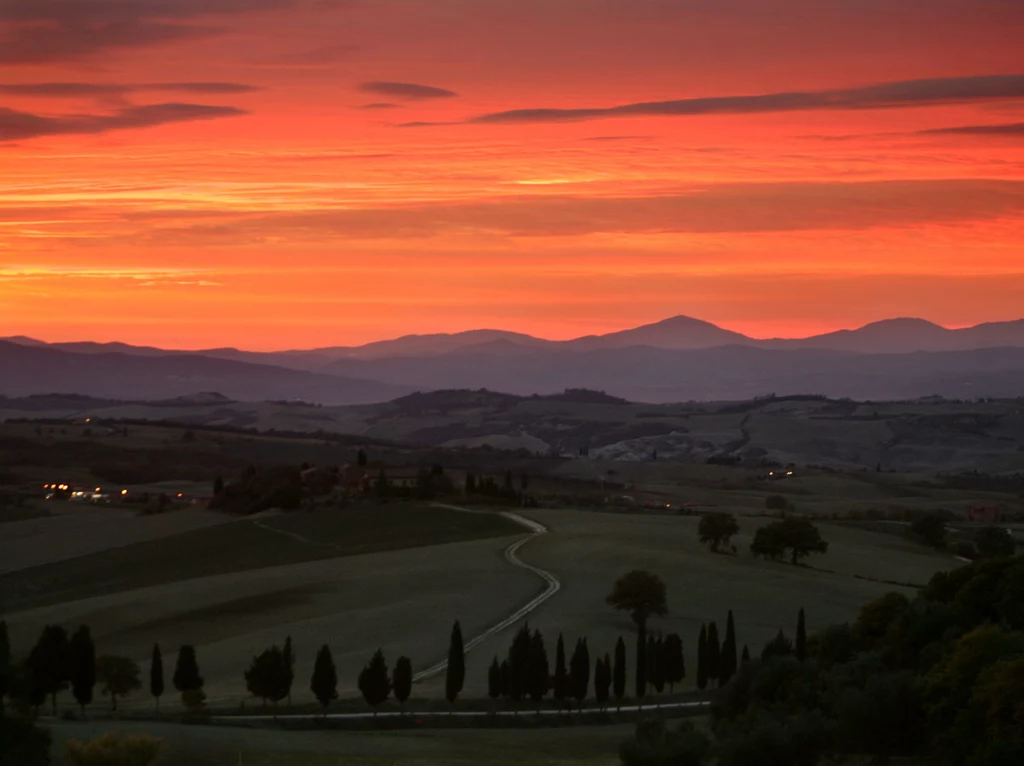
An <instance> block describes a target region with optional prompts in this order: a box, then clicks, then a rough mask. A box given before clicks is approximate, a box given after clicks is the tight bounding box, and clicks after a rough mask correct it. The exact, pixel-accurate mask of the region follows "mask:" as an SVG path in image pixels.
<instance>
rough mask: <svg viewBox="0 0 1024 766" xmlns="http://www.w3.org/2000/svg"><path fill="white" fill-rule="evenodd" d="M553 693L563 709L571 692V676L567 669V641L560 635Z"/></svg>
mask: <svg viewBox="0 0 1024 766" xmlns="http://www.w3.org/2000/svg"><path fill="white" fill-rule="evenodd" d="M551 687H552V692H553V693H554V697H555V700H557V702H558V707H559V708H561V707H562V706H563V703H564V702H565V698H566V695H567V694H568V692H569V674H568V671H567V670H566V668H565V641H564V640H563V638H562V634H561V633H559V634H558V646H557V648H556V649H555V675H554V676H553V677H552V679H551Z"/></svg>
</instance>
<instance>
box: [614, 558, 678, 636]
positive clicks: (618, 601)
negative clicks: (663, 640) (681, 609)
mask: <svg viewBox="0 0 1024 766" xmlns="http://www.w3.org/2000/svg"><path fill="white" fill-rule="evenodd" d="M605 601H606V602H607V603H608V605H609V606H611V607H613V608H615V609H618V610H619V611H621V612H629V616H630V617H631V618H632V619H633V622H634V623H635V624H636V626H637V629H638V630H639V631H640V632H641V633H644V632H646V630H647V620H648V619H649V618H650V617H651V616H656V617H664V616H665V615H666V614H667V613H668V606H667V604H666V588H665V583H664V582H663V581H662V579H661V578H660V577H658V576H657V575H655V574H651V573H650V572H644V571H642V570H634V571H632V572H628V573H626V574H624V575H622V577H620V578H619V579H618V580H616V581H615V585H614V586H613V587H612V592H611V593H610V594H609V595H608V597H607V598H606V599H605Z"/></svg>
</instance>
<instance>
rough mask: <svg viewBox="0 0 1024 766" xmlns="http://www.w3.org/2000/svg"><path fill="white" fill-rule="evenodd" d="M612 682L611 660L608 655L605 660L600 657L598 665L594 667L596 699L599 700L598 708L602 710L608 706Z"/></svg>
mask: <svg viewBox="0 0 1024 766" xmlns="http://www.w3.org/2000/svg"><path fill="white" fill-rule="evenodd" d="M611 682H612V668H611V658H610V657H609V656H608V655H607V654H606V655H605V656H604V658H601V657H598V658H597V664H596V665H595V666H594V697H595V699H597V706H598V708H599V709H601V710H604V709H605V708H606V707H607V705H608V697H609V690H610V689H611Z"/></svg>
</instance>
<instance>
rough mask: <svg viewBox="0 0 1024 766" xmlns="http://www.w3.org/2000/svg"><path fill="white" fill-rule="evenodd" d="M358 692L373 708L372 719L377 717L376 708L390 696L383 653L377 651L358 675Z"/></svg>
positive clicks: (389, 684)
mask: <svg viewBox="0 0 1024 766" xmlns="http://www.w3.org/2000/svg"><path fill="white" fill-rule="evenodd" d="M359 691H360V692H362V695H363V699H365V700H366V702H367V704H368V705H369V706H370V707H371V708H373V717H374V718H376V717H377V706H378V705H379V704H381V703H382V702H384V700H386V699H387V698H388V695H389V694H391V677H390V676H389V675H388V664H387V662H386V661H385V659H384V652H383V651H381V650H380V649H378V650H377V651H376V652H374V654H373V659H371V660H370V663H369V664H368V665H367V666H366V667H364V668H363V670H362V672H361V673H360V674H359Z"/></svg>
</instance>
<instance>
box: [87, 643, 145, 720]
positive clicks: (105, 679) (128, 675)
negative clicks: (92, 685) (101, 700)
mask: <svg viewBox="0 0 1024 766" xmlns="http://www.w3.org/2000/svg"><path fill="white" fill-rule="evenodd" d="M140 675H141V671H140V670H139V666H138V665H137V664H136V663H135V660H133V659H131V658H129V657H109V656H106V657H100V658H99V659H97V660H96V677H97V679H98V680H99V682H100V685H101V686H100V691H101V692H102V693H103V696H105V697H106V696H109V697H110V706H111V709H112V710H117V698H118V697H127V696H128V695H129V694H131V693H132V692H134V691H138V690H139V689H141V688H142V680H141V678H140Z"/></svg>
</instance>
